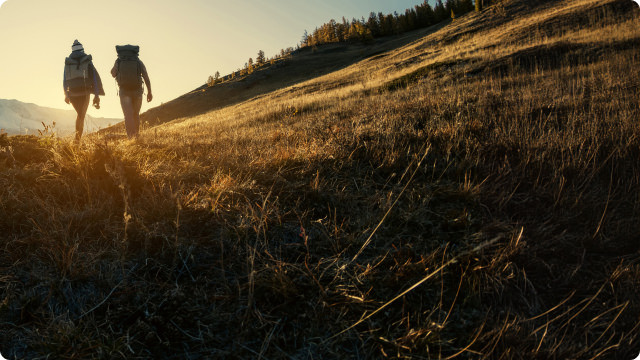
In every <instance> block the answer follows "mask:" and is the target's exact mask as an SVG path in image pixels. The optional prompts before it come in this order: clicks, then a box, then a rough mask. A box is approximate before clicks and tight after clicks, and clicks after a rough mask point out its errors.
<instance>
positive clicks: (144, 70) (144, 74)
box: [140, 61, 153, 102]
mask: <svg viewBox="0 0 640 360" xmlns="http://www.w3.org/2000/svg"><path fill="white" fill-rule="evenodd" d="M140 69H141V70H142V79H144V83H145V84H147V102H151V100H153V93H152V92H151V80H149V74H148V73H147V67H146V66H144V63H143V62H142V61H140Z"/></svg>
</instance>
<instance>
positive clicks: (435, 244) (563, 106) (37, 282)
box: [0, 0, 640, 359]
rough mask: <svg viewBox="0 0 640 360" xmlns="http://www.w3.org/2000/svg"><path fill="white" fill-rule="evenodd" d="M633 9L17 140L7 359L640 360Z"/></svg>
mask: <svg viewBox="0 0 640 360" xmlns="http://www.w3.org/2000/svg"><path fill="white" fill-rule="evenodd" d="M625 6H626V5H623V1H586V0H572V1H563V2H541V4H540V5H538V6H533V5H530V4H529V3H527V2H522V1H516V0H509V1H505V2H504V3H503V4H502V7H501V8H497V7H490V8H488V9H487V10H486V11H485V12H483V13H480V14H476V13H474V14H469V15H467V16H464V17H462V18H458V19H456V20H455V21H454V22H453V23H452V24H449V25H447V26H444V27H442V28H440V29H438V30H436V28H433V29H430V30H425V31H424V32H423V34H424V36H422V37H418V38H419V39H418V40H416V41H414V42H413V43H410V44H408V45H406V46H402V47H399V48H398V49H394V50H391V51H389V52H388V53H384V54H379V55H376V56H374V57H372V58H370V59H365V60H363V61H361V62H359V63H356V64H353V65H352V66H349V67H346V68H344V69H342V70H339V71H336V72H334V73H331V74H327V75H324V76H321V77H319V78H317V79H313V80H309V81H305V82H303V83H299V84H296V85H295V86H293V87H287V88H283V89H279V90H276V91H274V92H272V93H269V94H266V95H262V96H260V97H257V98H254V99H251V100H248V101H246V102H243V103H240V104H237V105H232V106H228V107H225V108H222V109H218V110H214V111H210V112H208V113H205V114H201V115H198V116H193V117H184V118H179V119H176V120H173V121H171V122H169V123H166V124H162V125H158V126H155V127H152V128H149V129H145V131H144V132H143V133H142V135H141V137H140V139H139V140H137V141H128V140H113V138H110V137H107V136H103V135H97V136H94V137H90V138H87V139H86V140H85V141H84V143H83V144H82V145H81V146H79V147H78V146H74V145H72V144H71V143H70V142H68V141H66V140H55V139H53V138H40V139H38V138H33V137H12V138H8V139H3V138H0V140H2V141H0V211H1V213H2V214H3V217H2V218H0V232H1V233H2V234H3V236H2V245H3V247H4V249H5V251H4V253H3V254H2V255H1V256H0V266H1V267H2V269H3V272H2V273H1V275H0V279H2V283H0V285H1V286H0V322H1V323H2V324H3V328H4V329H6V330H5V331H4V332H3V333H2V335H0V350H2V351H3V355H5V357H10V358H12V357H18V358H45V357H53V358H173V357H178V358H269V359H279V358H286V359H291V358H296V359H297V358H383V357H392V358H416V359H422V358H487V359H489V358H509V359H511V358H514V359H515V358H603V359H604V358H621V359H626V358H632V357H633V356H634V355H636V354H637V352H638V351H640V345H639V342H638V341H639V339H640V336H639V335H640V303H639V302H638V300H637V299H639V298H640V297H639V295H640V293H639V291H638V289H640V287H639V285H640V283H639V282H638V281H639V280H638V279H640V268H639V266H638V264H639V263H638V261H639V257H638V254H639V253H638V251H639V249H640V248H639V247H638V242H637V240H638V234H637V219H638V217H639V216H640V195H638V194H640V192H639V191H638V190H640V167H639V164H640V163H639V162H638V158H639V157H640V128H639V127H638V123H637V119H638V113H639V107H638V99H639V98H638V80H639V79H638V75H637V71H636V69H637V68H638V65H639V62H638V57H637V56H636V55H635V52H637V44H638V43H640V42H639V39H640V30H639V28H638V27H637V26H636V27H634V24H637V18H638V17H637V15H638V10H637V9H635V8H632V7H631V6H626V7H625ZM496 9H498V10H496ZM593 9H595V10H593ZM625 9H632V10H630V11H628V12H627V11H625ZM581 14H583V15H584V14H587V15H585V16H583V17H582V18H583V19H586V20H581V22H580V24H579V26H578V25H576V26H573V27H572V26H571V24H566V23H562V24H560V23H557V21H556V20H557V19H558V18H562V19H565V18H571V17H572V16H577V17H578V18H580V16H581ZM550 22H551V23H553V24H557V26H558V28H557V29H556V28H554V27H553V26H552V27H550V28H547V30H548V29H551V30H550V31H551V32H550V33H549V34H547V33H546V32H545V35H542V32H536V33H534V34H533V35H529V33H528V32H529V31H530V30H531V29H532V26H536V25H540V27H544V26H547V25H548V23H550ZM545 24H547V25H545ZM585 24H586V25H585ZM602 24H604V25H602ZM478 25H482V26H478ZM554 26H555V25H554ZM554 29H555V30H554ZM556 30H557V31H556ZM623 30H624V31H626V32H625V33H623V32H622V31H623ZM545 31H546V30H545ZM521 35H522V36H521ZM524 35H526V36H524Z"/></svg>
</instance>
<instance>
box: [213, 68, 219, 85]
mask: <svg viewBox="0 0 640 360" xmlns="http://www.w3.org/2000/svg"><path fill="white" fill-rule="evenodd" d="M219 81H220V71H216V73H215V75H213V83H214V84H217V83H218V82H219Z"/></svg>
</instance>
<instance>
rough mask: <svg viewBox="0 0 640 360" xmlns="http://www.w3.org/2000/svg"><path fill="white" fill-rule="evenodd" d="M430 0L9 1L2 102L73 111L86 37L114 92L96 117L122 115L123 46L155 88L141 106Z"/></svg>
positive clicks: (0, 66)
mask: <svg viewBox="0 0 640 360" xmlns="http://www.w3.org/2000/svg"><path fill="white" fill-rule="evenodd" d="M419 3H422V0H393V1H391V0H323V1H317V0H316V1H311V0H252V1H249V0H235V1H228V0H172V1H171V0H108V1H106V0H105V1H93V0H90V1H86V0H53V1H52V0H5V1H2V0H0V4H1V6H0V49H1V50H0V51H1V52H0V53H1V54H2V56H1V59H2V60H0V61H1V62H0V99H17V100H20V101H23V102H29V103H35V104H38V105H41V106H46V107H53V108H61V109H71V106H70V105H66V104H65V103H64V93H63V91H62V75H63V68H64V58H65V57H66V56H68V55H69V53H70V52H71V44H72V43H73V41H74V40H75V39H78V40H79V41H80V42H81V43H82V44H83V45H84V48H85V51H86V52H87V53H88V54H91V55H93V59H94V64H95V66H96V68H97V69H98V72H99V73H100V76H101V78H102V81H103V83H104V86H105V91H106V93H107V95H106V96H105V97H103V98H102V99H101V100H102V107H101V109H100V110H95V109H93V108H92V107H90V110H89V114H91V115H92V116H96V117H116V118H122V111H121V109H120V103H119V99H118V97H117V95H116V89H117V86H116V84H115V81H114V80H113V78H112V77H111V75H110V74H109V70H110V69H111V67H112V66H113V63H114V61H115V59H116V52H115V45H124V44H134V45H139V46H140V59H141V60H142V61H143V62H144V63H145V65H146V67H147V70H148V72H149V76H150V78H151V85H152V90H153V94H154V97H155V98H154V101H153V102H151V103H150V104H147V103H146V102H145V103H144V105H143V108H142V111H145V109H148V108H149V107H155V106H158V105H160V104H161V103H162V102H167V101H170V100H172V99H175V98H176V97H178V96H180V95H182V94H184V93H186V92H189V91H191V90H193V89H195V88H196V87H198V86H200V85H202V84H204V83H205V81H206V80H207V78H208V77H209V75H213V74H214V73H215V72H216V71H220V74H221V75H226V74H228V73H230V72H231V71H233V70H236V69H238V68H240V67H242V66H244V63H245V62H246V61H247V60H248V59H249V58H250V57H251V58H253V59H255V57H256V55H257V52H258V50H263V51H264V52H265V53H266V55H267V56H268V57H271V56H273V55H274V54H276V53H279V52H280V49H282V48H287V47H295V46H296V44H298V43H299V42H300V39H301V38H302V34H303V33H304V30H308V31H309V32H311V31H312V30H313V29H315V28H316V27H317V26H319V25H322V24H323V23H326V22H328V21H329V20H330V19H332V18H333V19H335V20H337V21H339V20H340V19H341V18H342V16H345V17H346V18H347V19H351V18H354V17H355V18H361V17H362V16H364V17H365V18H367V17H368V14H369V13H370V12H371V11H374V12H376V13H377V12H383V13H385V14H387V13H392V12H394V11H398V13H401V12H404V10H405V9H406V8H409V7H413V6H414V5H417V4H419Z"/></svg>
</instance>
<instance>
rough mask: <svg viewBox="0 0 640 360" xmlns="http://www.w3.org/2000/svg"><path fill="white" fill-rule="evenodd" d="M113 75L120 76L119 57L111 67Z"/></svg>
mask: <svg viewBox="0 0 640 360" xmlns="http://www.w3.org/2000/svg"><path fill="white" fill-rule="evenodd" d="M111 76H113V77H116V76H118V59H116V62H115V63H113V67H112V68H111Z"/></svg>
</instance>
